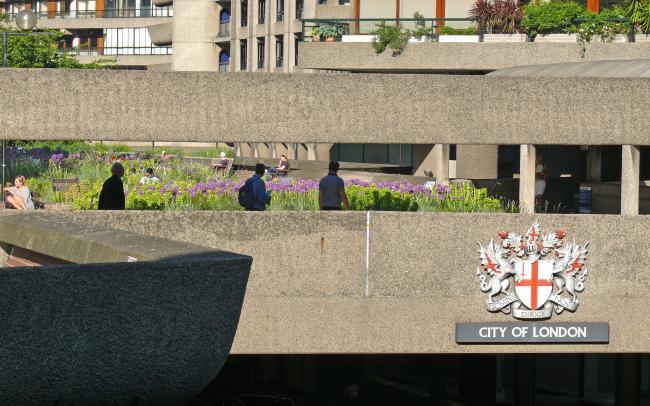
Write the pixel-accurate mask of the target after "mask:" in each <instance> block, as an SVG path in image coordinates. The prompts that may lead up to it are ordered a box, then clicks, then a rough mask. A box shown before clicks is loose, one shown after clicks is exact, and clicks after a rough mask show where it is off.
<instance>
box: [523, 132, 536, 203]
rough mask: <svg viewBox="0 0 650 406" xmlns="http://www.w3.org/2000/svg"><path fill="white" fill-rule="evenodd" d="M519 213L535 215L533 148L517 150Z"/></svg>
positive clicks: (524, 146)
mask: <svg viewBox="0 0 650 406" xmlns="http://www.w3.org/2000/svg"><path fill="white" fill-rule="evenodd" d="M519 212H520V213H527V214H528V213H535V146H534V145H521V146H520V150H519Z"/></svg>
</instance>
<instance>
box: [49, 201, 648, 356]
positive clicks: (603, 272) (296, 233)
mask: <svg viewBox="0 0 650 406" xmlns="http://www.w3.org/2000/svg"><path fill="white" fill-rule="evenodd" d="M57 215H59V216H63V217H66V218H74V219H76V220H78V221H84V222H88V223H91V224H94V225H97V226H102V227H107V226H109V227H116V228H117V229H121V230H125V231H126V230H129V231H136V232H141V233H144V234H147V235H150V236H156V237H160V236H169V233H170V230H174V234H173V237H174V238H175V239H177V240H179V241H182V242H185V243H201V244H203V245H207V246H210V247H215V248H222V249H237V251H239V252H242V253H244V254H247V255H251V256H253V257H254V258H255V261H254V264H253V267H252V271H251V276H250V280H249V284H248V289H247V295H246V299H245V303H244V309H243V313H242V318H241V323H240V326H239V330H238V332H237V336H236V338H235V343H234V347H233V352H234V353H238V354H295V353H475V352H476V351H480V352H485V353H503V352H531V353H533V352H538V353H546V352H566V347H564V346H553V345H534V346H527V345H523V346H509V345H502V346H490V345H485V346H480V347H477V346H471V345H468V346H461V345H458V344H456V343H455V340H454V324H455V323H456V322H470V321H475V322H480V321H485V322H488V321H511V320H512V318H511V316H508V315H504V314H493V313H489V312H487V311H486V310H485V300H486V294H484V293H482V292H480V290H479V283H478V280H477V278H476V276H475V272H476V267H477V264H478V245H477V243H476V241H481V242H483V243H486V242H488V241H490V239H495V240H498V235H497V233H498V232H499V231H500V230H504V229H505V230H513V231H515V232H517V233H524V232H525V231H526V230H527V229H528V228H529V227H530V225H531V224H532V222H533V220H534V219H535V218H536V216H533V215H517V214H478V213H475V214H469V213H468V214H454V213H438V214H434V213H388V212H371V213H369V214H368V213H363V212H343V213H320V212H316V213H313V212H267V213H244V212H241V213H225V212H221V213H218V212H217V213H214V212H193V213H192V215H191V216H188V215H187V213H173V212H165V213H161V212H126V213H98V212H67V213H59V214H57ZM539 217H540V224H541V226H542V228H543V231H545V232H547V231H550V230H556V229H558V228H561V229H563V230H564V231H565V232H566V233H567V238H570V239H573V238H574V237H575V238H576V239H577V240H578V242H580V243H584V242H586V241H590V246H589V248H590V253H589V258H588V262H587V265H588V267H589V280H588V283H587V288H586V290H585V291H584V292H583V293H582V294H580V307H579V309H578V310H577V311H576V312H575V313H567V312H565V313H563V314H561V315H554V316H553V320H554V321H574V322H578V321H580V322H587V321H589V322H609V323H610V325H611V337H610V344H608V345H602V344H601V345H574V346H572V347H571V351H574V352H599V353H600V352H608V353H609V352H611V353H614V352H648V351H650V335H648V334H647V328H646V324H647V323H646V322H645V320H646V318H645V314H646V311H645V309H647V308H648V306H650V292H649V291H648V290H647V289H644V288H643V286H645V285H647V284H650V274H649V273H647V272H641V271H639V270H642V269H646V268H648V267H649V266H650V262H649V261H650V259H649V258H650V257H648V255H647V253H648V252H650V240H648V239H647V238H645V234H646V231H647V229H648V227H650V218H648V217H647V216H640V217H639V216H637V217H621V216H608V215H540V216H539ZM277 230H282V235H281V237H278V236H277V232H276V231H277ZM632 326H634V327H632Z"/></svg>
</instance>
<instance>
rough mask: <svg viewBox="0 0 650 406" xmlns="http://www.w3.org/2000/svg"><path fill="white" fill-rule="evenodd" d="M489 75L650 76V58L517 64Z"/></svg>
mask: <svg viewBox="0 0 650 406" xmlns="http://www.w3.org/2000/svg"><path fill="white" fill-rule="evenodd" d="M637 45H641V44H637ZM647 45H650V43H648V44H647ZM612 59H614V58H612ZM489 75H490V76H508V77H598V78H604V77H611V78H647V77H650V59H632V60H629V61H623V60H607V61H594V62H573V63H555V64H548V65H531V66H517V67H513V68H507V69H501V70H498V71H496V72H492V73H490V74H489Z"/></svg>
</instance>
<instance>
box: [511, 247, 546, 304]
mask: <svg viewBox="0 0 650 406" xmlns="http://www.w3.org/2000/svg"><path fill="white" fill-rule="evenodd" d="M515 272H516V273H517V275H518V276H519V282H515V292H516V293H517V297H519V300H521V303H523V304H524V305H525V306H526V307H528V308H529V309H531V310H537V309H539V308H540V307H542V306H543V305H544V303H546V301H547V300H548V298H549V296H550V295H551V292H552V291H553V261H549V260H547V259H542V260H535V261H533V262H530V261H516V262H515Z"/></svg>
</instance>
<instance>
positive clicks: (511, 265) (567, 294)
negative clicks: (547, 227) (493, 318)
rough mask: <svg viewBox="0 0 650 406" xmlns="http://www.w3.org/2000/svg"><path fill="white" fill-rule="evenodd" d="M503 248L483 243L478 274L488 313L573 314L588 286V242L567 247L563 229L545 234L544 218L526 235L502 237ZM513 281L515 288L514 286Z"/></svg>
mask: <svg viewBox="0 0 650 406" xmlns="http://www.w3.org/2000/svg"><path fill="white" fill-rule="evenodd" d="M499 237H501V240H502V241H501V243H497V242H495V241H494V240H491V241H490V243H489V244H488V245H487V246H483V244H481V243H479V246H480V248H479V255H480V260H481V265H480V266H479V267H477V269H476V276H477V277H478V278H479V281H480V288H481V291H482V292H485V293H487V294H488V298H487V302H486V309H487V310H488V311H490V312H503V313H505V314H510V313H512V315H513V317H515V318H518V319H547V318H549V317H551V315H552V314H553V311H555V313H557V314H560V313H562V312H563V311H564V310H567V311H570V312H574V311H576V309H577V308H578V305H579V304H580V301H579V300H578V297H577V294H578V293H580V292H582V291H584V289H585V284H586V281H587V275H588V272H589V271H588V269H587V267H586V265H585V262H586V260H587V253H588V250H587V248H588V246H589V242H587V243H586V244H584V246H581V245H579V244H577V243H576V240H575V239H574V240H573V242H567V243H565V241H564V238H565V237H566V234H565V233H564V231H562V230H557V231H551V232H549V233H548V234H542V233H541V228H540V226H539V219H537V220H535V222H534V223H533V225H532V226H531V227H530V229H529V230H528V232H527V233H526V235H525V236H522V235H518V234H515V233H513V232H510V231H501V232H499ZM513 281H514V284H513V283H512V282H513Z"/></svg>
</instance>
